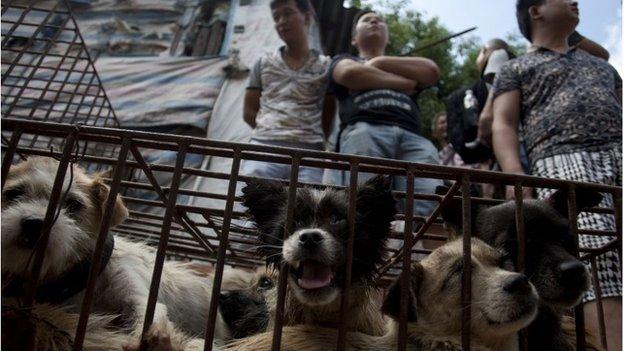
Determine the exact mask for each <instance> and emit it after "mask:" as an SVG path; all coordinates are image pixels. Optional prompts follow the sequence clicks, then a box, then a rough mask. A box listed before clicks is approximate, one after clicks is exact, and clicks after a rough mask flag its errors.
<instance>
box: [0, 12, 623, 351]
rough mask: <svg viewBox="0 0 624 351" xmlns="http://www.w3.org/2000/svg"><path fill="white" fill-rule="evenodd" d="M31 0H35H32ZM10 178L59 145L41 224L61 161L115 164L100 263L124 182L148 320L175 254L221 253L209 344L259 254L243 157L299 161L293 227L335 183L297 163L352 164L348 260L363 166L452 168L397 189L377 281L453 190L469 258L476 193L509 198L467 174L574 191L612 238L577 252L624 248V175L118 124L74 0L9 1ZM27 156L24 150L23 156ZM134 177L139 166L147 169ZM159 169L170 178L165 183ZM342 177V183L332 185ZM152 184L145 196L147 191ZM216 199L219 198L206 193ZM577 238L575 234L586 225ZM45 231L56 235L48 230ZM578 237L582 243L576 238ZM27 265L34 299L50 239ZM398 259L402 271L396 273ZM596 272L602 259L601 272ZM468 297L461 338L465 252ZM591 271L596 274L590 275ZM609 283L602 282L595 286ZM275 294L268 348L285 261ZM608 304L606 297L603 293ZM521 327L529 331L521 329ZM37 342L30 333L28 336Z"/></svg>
mask: <svg viewBox="0 0 624 351" xmlns="http://www.w3.org/2000/svg"><path fill="white" fill-rule="evenodd" d="M24 3H26V5H24ZM2 16H3V23H2V49H3V53H2V59H3V60H2V84H3V86H2V152H3V160H2V188H3V189H4V184H5V179H6V177H7V175H8V174H9V169H10V167H11V166H12V164H14V163H15V162H19V158H25V157H27V156H28V155H39V156H51V157H55V158H57V159H59V160H60V162H61V167H59V172H58V173H57V178H56V182H55V184H56V187H55V189H54V191H53V192H52V196H51V199H50V203H49V207H48V215H47V216H46V220H45V222H44V228H48V231H49V229H50V227H51V224H52V214H53V213H54V212H55V210H56V208H57V207H58V201H59V198H60V196H61V188H62V187H61V185H62V184H63V178H64V177H65V174H66V172H65V170H66V169H67V168H71V167H73V164H80V165H82V166H84V167H86V168H87V169H88V170H111V171H112V173H110V176H108V178H106V181H107V182H108V184H109V185H110V187H111V190H110V193H109V197H108V201H107V206H106V210H105V212H104V217H103V219H102V223H101V226H100V231H99V236H98V239H97V244H96V248H95V252H94V258H93V259H94V262H98V263H99V262H100V257H101V255H102V251H103V243H104V240H105V237H106V234H107V232H108V231H109V219H110V216H111V215H112V206H113V202H114V199H115V196H117V194H121V196H122V198H123V200H124V201H125V203H126V204H127V205H128V207H129V208H130V218H128V220H126V221H125V222H124V223H122V224H121V225H119V226H117V227H115V228H112V229H110V230H112V231H113V233H114V234H115V235H119V236H122V237H129V238H133V239H138V240H142V241H144V242H147V243H148V244H150V245H152V246H154V247H156V248H157V255H156V265H155V267H154V271H153V275H152V283H151V287H150V294H149V300H148V301H147V307H146V308H147V313H146V318H145V322H146V323H145V328H146V329H147V328H148V327H149V325H150V324H151V322H152V318H153V315H154V308H155V304H156V298H157V296H158V288H159V281H160V276H161V273H162V269H163V263H164V262H165V260H166V259H181V260H193V261H205V262H210V263H213V264H214V265H215V274H214V287H213V290H212V300H211V304H210V306H205V308H206V309H207V310H208V311H209V318H208V325H207V330H206V334H205V340H206V343H205V349H207V350H210V349H211V348H212V340H213V337H214V327H215V318H216V313H217V301H218V297H219V293H220V290H221V283H222V275H223V270H224V267H225V265H229V266H232V267H237V268H243V269H250V268H254V267H257V266H260V265H263V264H264V260H263V259H262V258H261V257H260V256H258V255H256V254H254V251H255V250H254V248H255V247H256V246H257V244H256V233H255V231H254V230H253V229H251V228H249V227H247V226H245V225H242V224H241V223H242V222H244V221H245V220H246V219H247V215H246V213H245V212H243V211H242V210H241V208H242V206H241V204H240V201H241V197H240V196H239V194H238V193H237V184H239V182H242V181H246V180H249V179H251V178H250V177H247V176H245V175H242V174H240V165H241V162H242V161H244V160H255V161H262V162H270V163H279V164H287V165H291V176H290V179H289V180H282V182H283V184H284V185H285V186H287V187H288V213H287V233H286V235H288V233H289V232H290V231H292V228H293V227H292V226H293V221H294V218H293V217H294V213H293V208H294V207H293V205H294V203H295V192H296V190H297V188H299V187H302V186H313V187H317V188H323V187H328V185H322V184H305V183H301V182H299V181H298V175H299V169H300V167H304V166H305V167H316V168H323V169H333V170H341V171H349V174H350V179H351V182H350V186H348V187H347V188H346V190H347V192H348V194H349V211H348V212H349V215H348V224H349V232H350V238H349V241H348V250H347V267H349V268H351V267H352V265H353V252H352V251H353V240H354V231H355V224H354V223H355V211H356V202H355V196H353V195H354V194H355V191H356V183H357V179H358V174H360V173H376V174H385V175H389V176H399V177H405V178H406V179H407V184H413V183H414V179H415V178H420V177H423V178H432V179H441V180H450V181H453V182H454V184H453V185H452V186H451V187H450V189H449V190H448V191H447V193H446V194H444V195H435V194H421V193H415V192H414V189H413V187H412V186H408V190H407V191H406V192H395V195H396V197H397V198H400V199H406V204H407V206H406V209H405V213H401V214H399V215H397V217H396V219H397V220H402V221H404V223H405V227H404V229H403V232H394V231H393V232H392V233H391V235H390V238H391V239H394V240H399V241H400V242H401V247H400V248H398V249H396V248H391V249H388V258H387V259H386V262H385V263H384V264H383V265H382V266H381V267H380V268H379V270H378V277H377V278H378V281H379V284H380V285H381V286H384V285H386V284H388V282H390V281H391V280H393V279H397V278H399V276H400V278H399V279H403V282H404V283H405V282H407V281H408V279H409V272H410V265H411V263H412V261H413V259H414V256H415V255H419V254H427V253H429V252H430V251H431V249H430V248H424V249H423V248H418V247H416V244H417V243H419V242H420V243H422V241H423V240H429V241H433V242H438V243H442V242H444V241H446V240H447V236H446V235H445V234H444V231H443V229H442V224H441V221H440V219H439V214H440V211H441V209H442V208H443V207H444V206H447V205H448V204H449V203H450V202H451V201H461V202H462V207H463V221H464V222H463V223H464V228H467V230H466V232H465V233H464V234H466V235H465V236H464V261H465V262H467V263H469V262H470V256H469V255H470V252H469V251H470V237H471V233H470V227H471V223H470V209H471V203H475V204H479V203H484V204H497V203H500V202H501V201H498V200H492V199H482V198H471V197H470V196H469V188H470V185H471V184H478V183H490V184H497V185H510V186H514V187H515V192H516V194H517V195H519V194H521V193H522V187H523V186H526V187H539V188H553V189H565V190H568V192H569V194H571V195H570V197H569V206H568V208H569V219H570V223H572V231H573V233H574V234H575V235H576V236H577V235H578V234H592V235H601V236H608V237H610V238H612V240H611V241H610V242H609V243H608V244H607V245H605V246H603V247H601V248H584V247H579V248H578V255H579V257H580V258H581V259H582V260H585V261H588V262H590V263H591V264H592V265H594V266H595V258H596V256H598V255H600V254H603V253H605V252H607V251H609V250H613V249H616V250H617V251H618V252H619V253H620V259H621V250H620V246H621V223H619V221H620V220H621V214H620V211H621V187H613V186H606V185H598V184H588V183H579V182H570V181H562V180H555V179H545V178H538V177H533V176H521V175H513V174H504V173H496V172H489V171H481V170H472V169H459V168H450V167H443V166H437V165H429V164H417V163H410V162H404V161H398V160H389V159H376V158H370V157H358V156H353V155H343V154H335V153H328V152H318V151H310V150H297V149H290V148H283V147H268V146H262V145H250V144H241V143H232V142H224V141H217V140H208V139H203V138H195V137H186V136H178V135H170V134H159V133H147V132H140V131H131V130H125V129H121V128H120V125H119V123H118V122H117V118H116V116H115V112H114V111H113V108H112V107H111V104H110V101H109V100H108V97H107V96H106V93H105V91H104V89H103V87H102V85H101V82H100V79H99V77H98V76H97V72H96V71H95V68H94V66H93V62H92V61H91V58H90V57H89V53H88V51H87V50H86V48H85V46H84V42H83V40H82V37H81V35H80V32H79V31H78V27H77V25H76V22H75V20H74V18H73V16H72V14H71V11H70V9H69V7H68V6H67V4H66V3H65V1H47V2H36V1H33V2H20V1H14V2H8V4H5V3H3V4H2ZM148 151H169V152H174V153H177V156H178V157H177V159H176V163H175V165H169V164H150V163H148V162H146V161H145V157H144V155H145V153H146V152H148ZM189 155H199V156H201V157H215V158H221V159H223V160H224V162H231V170H230V173H229V174H228V173H219V172H213V171H209V170H205V169H201V168H195V167H191V166H188V165H187V164H186V163H185V160H186V158H187V157H188V156H189ZM18 156H19V157H18ZM137 175H143V177H138V176H137ZM163 179H165V180H164V181H163ZM188 179H195V180H201V181H204V182H211V183H215V184H221V185H223V186H222V187H221V188H222V189H224V191H222V192H209V191H202V190H194V189H191V188H190V187H189V186H188V184H189V183H188V182H187V180H188ZM335 187H336V188H343V187H338V186H335ZM578 189H592V190H595V191H599V192H602V193H608V194H611V195H612V196H613V198H614V203H615V208H593V209H589V211H590V212H596V213H607V214H613V215H614V216H615V217H616V222H617V230H616V231H614V232H609V231H598V230H590V229H583V230H579V229H577V228H576V215H577V210H576V204H575V202H574V196H573V195H574V192H575V191H576V190H578ZM146 194H148V195H149V196H147V197H146V196H145V195H146ZM414 199H416V200H430V201H436V202H438V206H437V208H436V209H435V210H434V211H433V213H432V214H431V215H430V216H429V217H427V218H424V217H421V216H417V215H415V214H414V208H413V201H412V200H414ZM206 201H210V204H211V205H205V204H204V203H203V202H206ZM522 203H523V201H522V199H521V196H517V200H516V204H517V207H516V228H517V233H518V239H519V242H520V248H519V257H518V263H519V270H520V271H521V272H522V271H523V269H524V266H525V257H524V252H525V250H526V248H525V245H524V243H525V233H524V221H523V205H522ZM577 239H578V236H577ZM46 240H47V239H46ZM577 242H578V241H577ZM43 247H45V245H40V250H38V254H37V256H36V259H35V265H34V266H33V268H32V269H31V270H30V272H31V280H30V282H31V285H30V288H31V289H30V290H29V298H27V299H26V307H28V306H29V305H31V304H32V303H33V296H34V295H33V294H34V289H35V288H36V285H37V282H38V280H39V268H38V266H39V265H40V264H41V260H42V259H43V255H44V254H45V252H43V250H42V248H43ZM98 269H99V267H98V264H95V265H94V266H93V267H91V274H90V276H89V281H88V284H87V288H86V294H85V298H84V300H83V301H82V308H81V313H80V321H79V324H78V328H77V332H76V337H75V340H74V348H75V349H76V350H79V349H81V347H82V343H83V341H84V336H85V331H86V323H87V320H88V318H89V314H90V308H91V303H92V299H93V294H94V287H95V283H96V274H95V273H96V272H97V270H98ZM400 269H402V273H397V272H398V271H399V270H400ZM594 273H595V271H594ZM350 274H351V273H350V269H348V270H347V276H346V279H345V286H346V289H345V291H343V295H342V298H341V320H342V321H344V320H345V318H346V315H347V314H348V313H349V311H348V309H347V306H348V290H349V287H350V283H351V275H350ZM463 276H464V279H463V283H462V286H463V289H462V301H463V303H464V306H465V307H466V308H465V309H464V315H463V319H462V320H463V326H464V328H463V332H462V338H461V341H462V347H463V349H464V350H468V349H469V347H470V343H471V341H470V309H469V307H470V292H471V289H470V284H471V279H470V264H464V271H463ZM593 281H594V283H595V284H596V283H597V277H596V275H595V274H594V277H593ZM596 286H597V290H599V289H600V287H599V284H597V285H596ZM278 289H279V290H278V291H279V294H278V305H277V312H276V316H275V318H276V321H275V328H274V331H273V336H274V338H273V350H279V349H280V345H281V343H280V340H281V337H282V327H283V323H284V321H283V314H284V301H285V294H286V293H287V292H286V291H287V282H286V274H285V270H281V274H280V276H279V283H278ZM408 293H409V292H408V290H407V284H403V288H402V291H401V301H402V303H401V311H400V323H399V333H398V335H399V340H398V343H397V345H398V349H399V350H404V349H405V347H406V342H407V314H408V310H407V303H406V302H407V298H408V296H407V294H408ZM597 302H598V306H599V309H600V308H602V301H601V298H600V297H598V300H597ZM576 312H577V313H576V318H575V320H576V326H577V346H578V350H582V349H584V347H585V346H584V333H583V332H582V330H583V326H584V322H583V314H582V313H581V312H582V310H580V309H578V308H577V311H576ZM597 315H598V317H599V320H600V325H601V333H600V341H601V343H603V344H604V343H605V340H606V334H605V328H604V314H603V313H602V311H601V310H598V311H597ZM346 333H347V330H346V329H345V324H344V323H341V326H340V328H339V331H338V338H337V349H338V350H343V349H344V347H345V342H346V340H345V338H346ZM524 334H525V333H523V335H524ZM520 341H521V343H522V346H521V347H522V348H521V349H524V350H526V339H525V337H521V338H520ZM31 346H32V345H31Z"/></svg>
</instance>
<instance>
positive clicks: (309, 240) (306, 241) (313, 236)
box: [299, 232, 323, 248]
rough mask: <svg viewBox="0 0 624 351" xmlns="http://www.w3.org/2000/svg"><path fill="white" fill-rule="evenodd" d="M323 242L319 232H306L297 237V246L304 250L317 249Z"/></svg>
mask: <svg viewBox="0 0 624 351" xmlns="http://www.w3.org/2000/svg"><path fill="white" fill-rule="evenodd" d="M322 241H323V236H322V235H321V233H319V232H307V233H302V234H301V235H299V245H301V246H303V247H305V248H314V247H317V246H318V245H319V244H320V243H321V242H322Z"/></svg>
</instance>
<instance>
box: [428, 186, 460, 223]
mask: <svg viewBox="0 0 624 351" xmlns="http://www.w3.org/2000/svg"><path fill="white" fill-rule="evenodd" d="M449 189H450V187H448V186H446V185H438V186H437V187H436V189H435V193H436V194H437V195H446V193H448V191H449ZM440 215H442V219H443V220H444V224H446V225H447V226H449V227H450V229H452V230H453V231H454V232H455V234H456V235H461V233H462V226H463V219H462V202H461V201H459V200H455V199H450V200H449V201H448V202H447V203H446V205H445V206H443V207H442V208H441V209H440Z"/></svg>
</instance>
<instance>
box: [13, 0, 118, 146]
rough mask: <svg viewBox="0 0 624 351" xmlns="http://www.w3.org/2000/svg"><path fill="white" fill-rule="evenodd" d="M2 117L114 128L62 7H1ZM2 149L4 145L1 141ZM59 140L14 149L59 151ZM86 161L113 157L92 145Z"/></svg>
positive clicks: (25, 142) (38, 139) (34, 140)
mask: <svg viewBox="0 0 624 351" xmlns="http://www.w3.org/2000/svg"><path fill="white" fill-rule="evenodd" d="M1 96H2V110H1V111H2V116H3V117H6V118H19V119H27V120H35V121H50V122H58V123H68V124H79V125H87V126H100V127H111V128H117V127H119V122H118V121H117V118H116V116H115V111H114V110H113V108H112V106H111V103H110V101H109V99H108V97H107V96H106V92H105V91H104V88H103V87H102V82H101V80H100V77H99V76H98V74H97V71H96V70H95V67H94V65H93V61H92V60H91V57H90V56H89V52H88V51H87V48H86V46H85V44H84V41H83V38H82V36H81V34H80V31H79V28H78V26H77V23H76V20H75V19H74V17H73V16H72V14H71V11H70V7H69V4H68V2H67V1H64V0H59V1H4V2H2V93H1ZM2 139H3V144H5V145H6V144H7V143H8V140H7V137H6V135H3V138H2ZM62 145H63V140H62V139H59V138H50V137H42V136H37V135H28V136H25V137H23V138H22V139H21V141H20V146H26V147H29V148H39V149H50V148H55V149H57V150H58V149H60V148H61V147H62ZM82 147H83V148H84V149H85V150H83V152H85V153H88V154H90V155H100V156H104V155H109V156H111V155H115V153H116V150H117V148H116V147H115V146H111V145H106V146H104V145H102V144H100V143H97V142H94V143H89V144H88V145H83V146H82Z"/></svg>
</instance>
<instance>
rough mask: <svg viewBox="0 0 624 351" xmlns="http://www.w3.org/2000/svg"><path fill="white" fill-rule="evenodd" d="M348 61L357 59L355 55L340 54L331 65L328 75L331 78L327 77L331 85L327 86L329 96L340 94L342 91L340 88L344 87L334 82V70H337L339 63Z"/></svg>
mask: <svg viewBox="0 0 624 351" xmlns="http://www.w3.org/2000/svg"><path fill="white" fill-rule="evenodd" d="M346 59H352V60H357V58H356V57H355V56H353V55H349V54H340V55H337V56H335V57H334V58H333V59H332V61H331V63H330V64H329V69H328V70H327V74H328V75H329V77H327V80H328V81H329V84H328V85H327V93H328V94H338V93H339V91H340V90H341V89H340V88H341V87H343V86H342V85H340V84H338V83H336V82H335V81H334V69H336V65H338V62H340V61H342V60H346ZM343 88H344V87H343Z"/></svg>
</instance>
